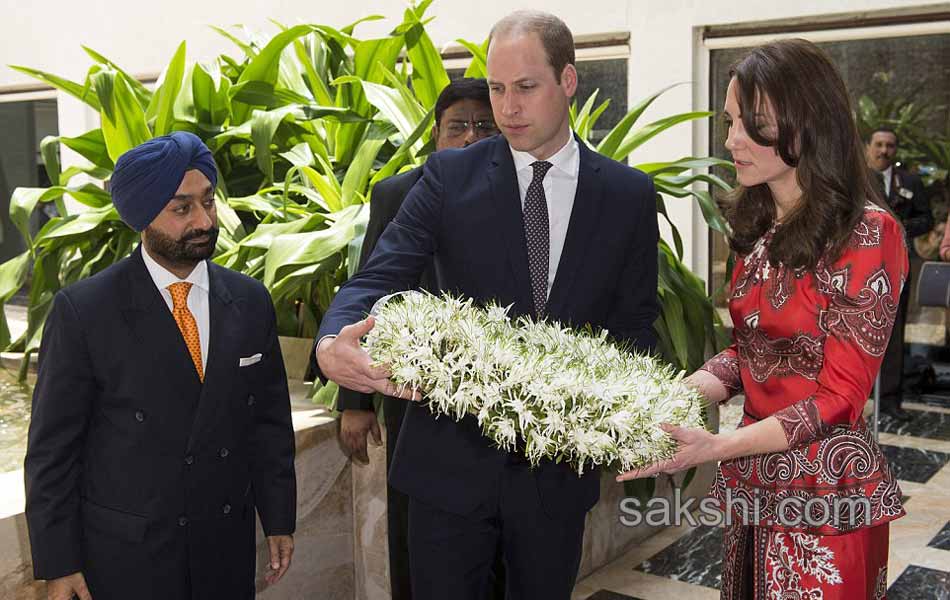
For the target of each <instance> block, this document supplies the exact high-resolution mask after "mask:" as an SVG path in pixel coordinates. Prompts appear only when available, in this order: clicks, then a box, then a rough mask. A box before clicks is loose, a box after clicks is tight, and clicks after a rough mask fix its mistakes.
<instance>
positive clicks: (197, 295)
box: [142, 244, 211, 372]
mask: <svg viewBox="0 0 950 600" xmlns="http://www.w3.org/2000/svg"><path fill="white" fill-rule="evenodd" d="M142 260H144V261H145V268H146V269H148V273H149V275H151V276H152V281H154V282H155V287H157V288H158V291H159V293H160V294H161V295H162V299H163V300H165V304H167V305H168V310H169V311H171V310H172V308H173V307H174V306H175V304H174V302H173V301H172V293H171V292H170V291H168V286H170V285H171V284H173V283H179V282H182V281H187V282H188V283H190V284H191V290H189V292H188V310H190V311H191V314H192V315H193V316H194V317H195V323H197V324H198V340H199V341H200V342H201V364H202V366H203V368H204V370H205V372H207V370H208V340H209V339H210V335H211V311H210V307H209V305H208V292H209V290H210V289H211V288H210V285H209V283H208V262H207V261H204V260H203V261H201V262H200V263H198V265H197V266H196V267H195V268H194V269H192V271H191V274H190V275H188V277H187V278H186V279H179V278H178V276H177V275H175V274H174V273H172V272H171V271H169V270H168V269H166V268H165V267H163V266H162V265H160V264H158V263H157V262H155V259H154V258H152V257H151V256H149V254H148V251H147V250H146V249H145V245H144V244H143V245H142Z"/></svg>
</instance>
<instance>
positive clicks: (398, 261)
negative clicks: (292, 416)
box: [318, 136, 658, 515]
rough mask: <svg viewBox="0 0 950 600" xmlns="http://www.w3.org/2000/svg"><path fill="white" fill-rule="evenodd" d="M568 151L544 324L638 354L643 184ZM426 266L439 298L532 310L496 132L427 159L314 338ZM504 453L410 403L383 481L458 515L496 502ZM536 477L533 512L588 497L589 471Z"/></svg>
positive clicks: (513, 182) (553, 467)
mask: <svg viewBox="0 0 950 600" xmlns="http://www.w3.org/2000/svg"><path fill="white" fill-rule="evenodd" d="M579 145H580V167H579V173H578V182H577V192H576V195H575V200H574V207H573V211H572V213H571V218H570V222H569V226H568V231H567V238H566V241H565V244H564V250H563V253H562V255H561V260H560V264H559V265H558V269H557V273H556V277H555V280H554V285H553V288H552V289H551V293H550V296H549V299H548V306H547V315H546V316H547V317H548V318H549V319H551V320H557V321H560V322H562V323H564V324H568V325H572V326H576V327H582V326H585V325H591V326H593V327H594V328H605V329H607V330H608V331H609V333H610V334H611V335H612V336H613V337H614V338H615V339H617V340H618V341H622V342H628V343H631V344H633V345H634V346H636V347H637V348H640V349H643V350H651V349H652V348H653V346H654V345H655V342H656V335H655V332H654V330H653V322H654V321H655V319H656V317H657V313H658V306H657V301H656V290H657V286H656V280H657V250H656V245H657V239H658V229H657V217H656V200H655V191H654V188H653V183H652V181H651V180H650V179H649V177H647V176H646V175H645V174H643V173H642V172H640V171H637V170H635V169H633V168H631V167H629V166H626V165H623V164H621V163H618V162H616V161H613V160H610V159H608V158H606V157H604V156H601V155H599V154H597V153H596V152H594V151H592V150H591V149H589V148H588V147H587V146H586V145H585V144H584V143H583V142H582V141H579ZM430 260H432V261H434V264H435V271H436V281H437V282H438V284H439V287H440V288H441V289H442V290H444V291H448V292H451V293H454V294H459V295H463V296H466V297H471V298H474V299H475V301H476V302H479V303H485V302H488V301H496V302H498V303H500V304H501V305H503V306H507V305H512V308H511V311H510V313H509V314H510V315H511V316H513V317H517V316H520V315H526V314H532V313H533V311H534V309H533V304H532V300H531V282H530V277H529V271H528V252H527V248H526V242H525V233H524V221H523V217H522V205H521V196H520V193H519V189H518V180H517V175H516V173H515V168H514V162H513V160H512V156H511V150H510V147H509V145H508V142H507V140H505V138H504V137H503V136H496V137H494V138H490V139H487V140H483V141H481V142H479V143H476V144H473V145H472V146H469V147H468V148H464V149H452V150H444V151H441V152H437V153H435V154H433V155H432V156H431V157H430V158H429V160H428V161H427V162H426V164H425V167H424V170H423V176H422V178H421V179H420V180H419V182H418V183H417V184H416V185H415V186H414V187H413V188H412V190H411V191H410V192H409V195H408V196H407V197H406V200H405V202H404V203H403V206H402V208H401V209H400V211H399V213H398V214H397V215H396V217H395V219H394V220H393V222H392V223H391V224H390V225H389V226H388V227H387V228H386V231H385V232H384V233H383V235H382V237H381V238H380V240H379V242H378V243H377V245H376V249H375V250H374V252H373V254H372V256H370V258H369V260H368V261H367V263H366V265H365V266H364V268H363V269H361V270H360V272H359V273H357V274H356V275H355V276H354V277H353V278H351V279H350V280H349V281H348V282H347V283H346V284H345V285H344V286H343V287H342V288H341V289H340V291H339V292H338V293H337V295H336V298H335V299H334V301H333V303H332V304H331V306H330V309H329V310H328V311H327V313H326V314H325V315H324V318H323V322H322V323H321V327H320V332H319V334H318V339H319V338H320V337H323V336H325V335H331V334H336V333H338V332H339V331H340V329H342V328H343V327H344V326H345V325H348V324H351V323H354V322H356V321H359V320H360V319H362V318H364V316H365V315H366V314H367V313H368V312H369V310H370V308H371V307H372V305H373V303H374V302H375V301H376V300H377V299H379V298H380V297H382V296H384V295H386V294H389V293H392V292H395V291H401V290H406V289H411V288H413V287H414V286H415V285H416V284H417V283H418V281H419V276H420V275H421V273H422V272H423V270H424V269H425V267H426V265H427V264H428V263H429V261H430ZM506 458H507V453H505V452H503V451H500V450H498V449H496V448H494V447H493V446H492V444H491V442H489V441H488V439H487V438H485V437H483V436H482V435H481V433H480V430H479V428H478V425H477V423H476V421H475V419H474V417H472V416H467V417H465V418H464V419H463V420H462V421H460V422H456V421H453V420H452V419H451V418H449V417H445V416H443V417H440V418H438V419H436V418H434V417H433V416H432V415H431V414H430V413H429V410H428V408H426V407H424V406H420V405H417V404H415V403H412V404H410V406H409V410H408V411H407V414H406V421H405V423H404V424H403V429H402V432H401V434H400V436H399V441H398V443H397V447H396V454H395V457H394V459H393V465H392V468H391V471H390V483H391V485H392V486H393V487H395V488H396V489H399V490H400V491H402V492H404V493H406V494H407V495H409V496H411V497H414V498H416V499H418V500H420V501H423V502H426V503H428V504H431V505H434V506H437V507H439V508H441V509H443V510H447V511H450V512H454V513H458V514H469V513H472V512H474V511H476V510H477V509H478V508H479V506H480V505H482V504H485V503H488V502H489V499H490V498H493V497H494V498H497V491H498V483H499V480H500V473H501V471H502V469H503V468H504V464H505V461H506ZM535 475H536V480H537V483H538V490H539V495H540V498H541V503H542V506H543V507H544V509H545V510H546V511H547V512H549V513H550V514H552V515H557V514H562V515H566V514H575V515H576V512H577V511H587V510H589V509H590V508H591V507H592V506H593V505H594V504H595V503H596V502H597V499H598V498H599V493H600V488H599V471H598V470H596V469H595V470H589V471H587V472H586V473H585V474H584V476H583V477H578V476H577V474H576V473H575V472H574V471H573V470H572V469H571V468H570V467H568V466H567V465H563V464H554V463H553V462H545V463H542V464H541V465H540V466H539V467H538V469H536V470H535Z"/></svg>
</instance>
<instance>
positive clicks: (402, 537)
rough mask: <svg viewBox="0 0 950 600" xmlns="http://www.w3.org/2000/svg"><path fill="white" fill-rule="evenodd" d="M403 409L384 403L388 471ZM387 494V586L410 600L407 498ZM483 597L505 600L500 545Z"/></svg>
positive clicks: (396, 598)
mask: <svg viewBox="0 0 950 600" xmlns="http://www.w3.org/2000/svg"><path fill="white" fill-rule="evenodd" d="M406 406H407V404H406V401H405V400H401V399H399V398H391V397H386V398H385V399H384V400H383V419H384V421H385V423H386V470H387V471H389V466H390V465H391V464H392V461H393V453H394V452H395V450H396V440H398V439H399V431H400V430H401V429H402V421H403V418H404V417H405V416H406ZM386 494H387V495H386V498H387V500H386V511H387V512H386V516H387V522H388V525H389V585H390V588H391V589H392V600H412V597H413V596H412V580H411V577H410V573H411V569H410V566H409V497H408V496H406V495H405V494H403V493H402V492H400V491H399V490H397V489H395V488H393V486H391V485H388V484H387V486H386ZM483 598H487V599H489V600H504V598H505V565H504V563H503V562H502V558H501V552H500V546H499V552H497V553H496V558H495V560H494V563H493V564H492V568H491V582H490V585H489V593H488V595H487V596H483Z"/></svg>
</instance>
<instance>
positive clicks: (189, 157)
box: [111, 131, 218, 231]
mask: <svg viewBox="0 0 950 600" xmlns="http://www.w3.org/2000/svg"><path fill="white" fill-rule="evenodd" d="M192 169H197V170H198V171H201V173H202V174H203V175H204V176H205V177H207V178H208V181H210V182H211V185H212V186H216V185H217V184H218V174H217V169H216V168H215V166H214V158H213V157H212V156H211V151H210V150H208V147H207V146H205V145H204V142H202V141H201V139H200V138H199V137H198V136H196V135H195V134H193V133H188V132H187V131H176V132H175V133H172V134H170V135H163V136H161V137H157V138H153V139H151V140H149V141H147V142H145V143H144V144H140V145H138V146H136V147H135V148H132V149H131V150H129V151H128V152H126V153H125V154H123V155H122V156H120V157H119V160H117V161H116V162H115V171H113V173H112V182H111V191H112V203H113V204H115V208H116V210H117V211H119V216H120V217H122V220H123V221H125V223H126V224H127V225H128V226H129V227H131V228H132V229H134V230H136V231H142V230H143V229H145V228H146V227H148V225H149V223H151V222H152V221H153V220H154V219H155V217H157V216H158V213H160V212H161V211H162V209H163V208H165V206H166V205H168V203H169V202H170V201H171V199H172V196H174V195H175V192H176V191H178V186H180V185H181V182H182V180H183V179H184V178H185V172H186V171H191V170H192Z"/></svg>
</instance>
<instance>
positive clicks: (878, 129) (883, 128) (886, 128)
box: [865, 125, 901, 146]
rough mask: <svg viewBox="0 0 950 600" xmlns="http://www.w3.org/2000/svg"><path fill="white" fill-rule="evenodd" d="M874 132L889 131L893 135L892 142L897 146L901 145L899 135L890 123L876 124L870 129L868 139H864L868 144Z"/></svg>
mask: <svg viewBox="0 0 950 600" xmlns="http://www.w3.org/2000/svg"><path fill="white" fill-rule="evenodd" d="M875 133H889V134H891V135H893V136H894V143H895V144H897V145H898V146H900V145H901V138H900V136H899V135H897V132H896V131H895V130H894V128H893V127H891V126H890V125H878V126H877V127H875V128H874V129H872V130H871V132H870V133H869V134H868V139H867V140H865V141H866V142H867V143H868V144H870V143H871V138H873V137H874V134H875Z"/></svg>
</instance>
